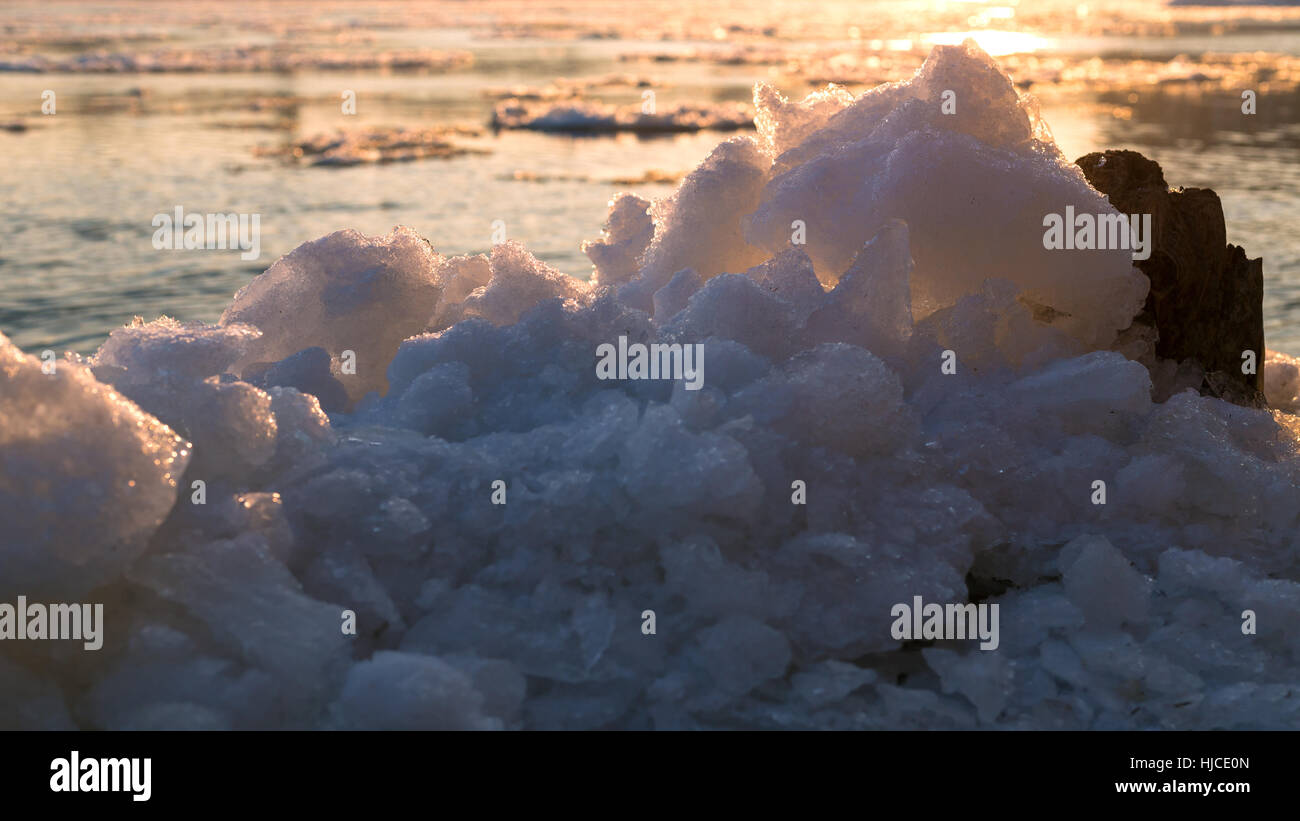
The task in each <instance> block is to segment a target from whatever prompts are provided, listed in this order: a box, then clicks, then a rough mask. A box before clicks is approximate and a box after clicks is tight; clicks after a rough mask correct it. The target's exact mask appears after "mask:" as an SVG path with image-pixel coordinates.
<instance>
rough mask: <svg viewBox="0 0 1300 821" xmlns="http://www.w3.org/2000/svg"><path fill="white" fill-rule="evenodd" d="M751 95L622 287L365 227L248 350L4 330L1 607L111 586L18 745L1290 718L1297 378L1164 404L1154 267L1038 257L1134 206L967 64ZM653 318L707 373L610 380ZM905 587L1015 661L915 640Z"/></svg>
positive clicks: (51, 650) (615, 254)
mask: <svg viewBox="0 0 1300 821" xmlns="http://www.w3.org/2000/svg"><path fill="white" fill-rule="evenodd" d="M945 90H952V91H954V92H955V99H956V101H957V113H956V114H953V115H945V114H942V113H941V106H940V96H941V95H942V94H943V92H944V91H945ZM755 104H756V107H757V115H756V124H757V128H758V131H757V134H756V135H752V136H739V137H735V138H732V139H729V140H727V141H725V142H722V143H721V144H720V145H719V146H718V147H717V149H716V150H714V151H713V153H712V154H711V155H710V156H709V157H708V158H707V159H706V160H705V161H704V162H703V163H702V164H701V165H700V167H699V168H697V169H696V170H695V171H694V172H693V173H692V174H690V175H689V176H687V177H686V178H685V179H684V180H683V182H682V183H681V185H680V186H679V188H678V189H677V191H676V192H675V193H674V194H673V195H672V196H670V197H668V198H666V199H665V200H663V201H659V202H654V203H650V202H647V201H645V200H642V199H640V198H638V197H635V196H633V195H623V196H621V197H619V198H618V199H616V200H615V201H614V202H613V203H612V204H611V205H612V207H611V214H610V220H609V223H608V225H607V226H606V231H605V233H604V234H603V235H602V236H601V237H599V238H597V239H593V240H592V241H590V242H589V243H587V244H585V245H584V249H585V250H586V251H587V253H588V255H589V256H590V257H591V259H592V261H593V263H594V265H595V271H594V275H593V276H592V277H591V280H590V281H589V282H588V281H585V280H582V279H578V278H575V277H572V276H568V275H567V274H566V272H560V271H556V270H554V269H552V268H550V267H548V266H547V265H545V264H543V263H542V262H540V261H538V260H537V259H536V258H534V257H533V256H532V255H531V254H530V253H529V252H528V250H527V249H526V248H524V247H522V246H520V245H517V244H513V243H506V244H501V245H497V246H495V247H494V248H493V249H492V252H491V254H490V255H487V256H475V257H456V258H447V257H444V256H443V255H441V254H439V253H438V252H437V250H436V248H435V245H436V242H435V244H430V242H428V241H426V240H425V239H424V238H423V237H422V236H420V235H419V234H417V233H416V232H414V231H412V230H410V229H408V228H398V229H396V230H394V231H393V232H392V233H391V234H389V235H388V236H387V237H380V238H375V237H365V236H362V235H360V234H358V233H356V232H354V231H340V232H338V233H334V234H331V235H329V236H326V237H322V238H320V239H316V240H313V241H311V242H307V243H305V244H303V245H302V246H300V247H299V248H297V249H296V250H295V251H293V252H292V253H290V254H288V255H287V256H285V257H284V258H282V259H280V260H279V261H277V262H276V263H275V264H274V265H272V266H271V267H270V268H269V269H268V270H267V271H266V272H265V273H264V274H262V275H261V276H259V277H257V278H256V279H254V280H253V281H252V282H251V283H250V284H249V285H248V286H247V287H246V288H244V289H243V290H242V291H240V292H239V293H238V294H237V295H236V296H235V297H234V300H233V301H232V303H231V304H230V306H229V307H228V309H227V310H226V312H225V314H224V315H223V316H222V318H221V321H220V323H219V324H216V325H205V324H202V323H179V322H176V321H173V320H169V319H160V320H158V321H156V322H151V323H147V324H145V323H137V324H134V325H131V326H128V327H124V328H120V329H118V330H116V331H114V332H113V333H112V335H111V336H110V337H109V338H108V340H107V341H106V342H105V343H104V345H103V347H102V348H101V349H100V350H99V352H98V353H97V354H96V355H95V356H94V357H91V358H89V359H87V360H85V361H84V362H76V361H72V360H67V359H65V360H60V361H59V362H58V367H57V371H56V373H55V374H53V375H49V374H46V373H43V372H42V370H41V365H42V363H41V361H40V360H39V359H37V358H35V357H33V356H27V355H24V354H22V353H21V352H19V351H18V350H17V349H16V348H15V347H14V346H13V345H12V344H10V343H9V342H8V341H7V340H6V339H4V338H3V337H0V462H2V465H0V467H2V468H3V469H2V470H0V519H2V520H3V522H4V525H3V528H0V601H7V602H13V601H14V600H15V597H16V596H18V595H27V596H28V597H29V598H31V597H34V598H37V599H39V600H43V601H73V602H75V601H97V602H104V603H105V605H106V606H105V626H104V633H105V640H104V647H103V649H102V650H99V651H97V652H86V651H84V650H83V649H81V645H80V644H79V643H67V642H39V641H25V642H20V641H6V642H4V643H3V644H0V726H3V727H6V728H13V727H42V728H53V727H95V728H162V727H166V728H247V727H358V728H398V727H408V728H521V727H522V728H575V729H576V728H595V727H625V728H697V727H760V728H777V727H819V728H821V727H825V728H850V727H852V728H915V727H955V728H964V727H992V726H1000V727H1018V728H1070V729H1082V728H1096V729H1106V728H1126V727H1163V728H1227V727H1236V728H1252V727H1254V728H1278V727H1288V728H1297V727H1300V559H1298V557H1300V504H1297V501H1298V500H1300V493H1298V492H1297V487H1298V485H1300V458H1297V450H1298V447H1297V432H1300V419H1297V417H1296V416H1294V415H1292V413H1293V412H1295V411H1296V410H1297V408H1300V361H1298V360H1296V359H1294V358H1291V357H1288V356H1285V355H1283V354H1278V353H1272V354H1270V355H1269V357H1268V358H1267V359H1266V361H1265V364H1264V367H1265V379H1266V390H1267V395H1268V397H1269V400H1270V402H1271V403H1272V404H1273V409H1272V410H1254V409H1248V408H1243V407H1238V406H1236V405H1232V404H1228V403H1226V402H1224V401H1221V400H1218V399H1213V398H1208V397H1205V396H1201V395H1198V394H1197V393H1195V392H1192V391H1187V390H1183V391H1177V390H1174V389H1173V387H1171V386H1163V387H1162V386H1161V385H1160V384H1158V378H1157V383H1156V384H1153V377H1152V376H1151V374H1152V373H1153V372H1154V373H1166V372H1167V369H1166V370H1162V369H1159V368H1154V367H1153V368H1151V369H1149V368H1148V367H1147V366H1148V365H1152V366H1154V362H1153V360H1152V358H1151V357H1152V353H1151V350H1150V343H1149V341H1144V340H1143V339H1140V338H1138V339H1133V338H1128V337H1127V336H1123V337H1122V336H1121V335H1120V332H1121V331H1123V330H1124V329H1125V328H1127V327H1128V325H1129V323H1130V321H1131V319H1132V318H1133V316H1134V314H1135V313H1136V312H1137V311H1138V310H1139V308H1140V307H1141V305H1142V303H1143V300H1144V297H1145V295H1146V290H1147V287H1148V283H1147V280H1146V278H1145V277H1144V276H1143V275H1142V274H1141V273H1140V272H1138V271H1137V270H1136V269H1135V268H1134V267H1133V265H1132V261H1131V259H1130V258H1129V255H1128V252H1127V251H1117V252H1106V251H1086V252H1060V251H1054V252H1048V251H1045V250H1044V249H1043V246H1042V242H1041V236H1042V222H1041V220H1042V216H1043V215H1044V214H1045V213H1058V212H1060V211H1062V209H1063V208H1064V207H1065V206H1067V205H1072V206H1074V207H1075V209H1076V210H1077V211H1079V212H1081V213H1082V212H1092V213H1096V212H1102V211H1108V210H1109V209H1110V206H1109V205H1108V204H1107V203H1106V201H1105V198H1104V197H1102V196H1101V195H1100V194H1098V193H1097V192H1096V191H1094V190H1093V189H1091V188H1090V187H1089V186H1088V184H1087V182H1086V181H1085V180H1084V178H1083V175H1082V174H1081V173H1080V171H1079V170H1078V169H1077V168H1075V167H1074V166H1073V165H1072V164H1071V163H1070V162H1069V161H1068V160H1067V159H1066V158H1065V157H1063V156H1062V155H1061V154H1060V152H1059V150H1058V149H1057V148H1056V147H1055V145H1054V143H1053V142H1052V139H1051V136H1050V133H1049V132H1048V130H1047V128H1046V126H1045V124H1043V123H1042V122H1041V120H1040V119H1039V118H1038V116H1037V114H1036V113H1035V110H1034V108H1033V106H1032V103H1031V102H1030V101H1029V100H1028V99H1027V98H1024V97H1023V96H1022V95H1020V94H1018V93H1017V91H1016V90H1015V88H1014V87H1013V86H1012V84H1011V83H1010V81H1009V80H1008V78H1007V77H1006V76H1005V75H1004V74H1002V73H1001V71H1000V70H999V69H998V68H997V66H996V65H995V64H994V63H993V62H992V61H991V60H990V59H989V58H988V57H987V56H986V55H984V54H983V53H982V52H980V51H979V50H978V49H977V48H975V47H974V46H973V45H966V46H961V47H939V48H936V49H935V51H934V53H933V54H932V55H931V56H930V59H929V60H928V61H927V62H926V64H925V66H924V67H923V68H922V69H921V70H920V71H919V73H918V74H917V75H916V76H915V77H914V78H912V79H911V80H908V81H906V82H902V83H897V84H891V85H886V86H882V87H879V88H876V89H874V90H872V91H869V92H867V93H865V94H863V95H861V96H860V97H858V98H856V99H854V98H852V97H851V96H850V95H848V94H847V93H846V92H844V91H842V90H839V89H835V88H830V89H828V90H826V91H824V92H820V93H817V94H813V95H811V96H810V97H809V98H807V99H805V100H803V101H788V100H785V99H783V98H781V96H780V95H778V94H777V93H776V92H775V91H773V90H772V89H770V88H767V87H764V86H760V87H759V88H757V89H756V92H755ZM796 222H801V223H802V224H803V228H804V232H805V235H806V244H792V242H791V237H792V234H793V232H794V230H795V229H794V227H793V226H794V224H795V223H796ZM427 228H429V229H430V232H431V233H430V235H431V236H433V237H435V238H436V236H437V226H429V227H427ZM1254 250H1255V251H1257V252H1258V251H1262V252H1264V253H1267V249H1254ZM567 273H581V272H567ZM620 336H626V337H627V338H628V339H629V340H630V341H632V342H652V341H663V342H681V343H702V344H703V346H704V352H705V354H704V387H703V389H702V390H698V391H688V390H685V389H684V387H683V385H682V384H681V382H672V381H627V380H625V381H617V380H601V379H598V378H597V376H596V371H595V362H596V349H597V347H598V346H599V345H602V344H605V343H613V342H615V341H616V340H617V339H618V338H619V337H620ZM945 350H951V351H953V352H955V354H956V356H957V363H958V365H957V372H956V373H955V374H952V375H947V374H944V373H942V372H941V369H940V364H941V361H942V352H943V351H945ZM74 359H75V357H74ZM349 360H351V361H354V362H355V374H352V373H347V372H345V369H344V368H343V365H342V363H344V362H345V361H349ZM1170 394H1172V395H1170ZM1153 396H1169V398H1168V399H1166V400H1165V401H1163V402H1159V403H1157V402H1155V401H1153ZM496 480H503V481H504V482H505V483H506V486H507V489H508V496H507V503H506V504H504V505H494V504H492V502H491V496H492V485H493V483H494V482H495V481H496ZM1096 480H1102V481H1104V482H1105V483H1106V486H1107V501H1106V504H1105V505H1094V504H1093V503H1092V501H1091V498H1092V496H1093V482H1094V481H1096ZM195 481H202V482H204V483H205V492H206V504H203V505H197V504H194V503H193V494H194V490H193V487H194V486H193V483H194V482H195ZM796 481H800V482H803V483H805V484H806V488H807V504H806V505H795V504H792V503H791V494H792V483H794V482H796ZM914 596H921V597H922V598H923V599H924V601H926V602H941V603H942V602H965V601H971V600H976V601H982V602H986V603H997V604H998V605H999V606H1000V610H1001V615H1000V626H1001V635H1000V644H999V647H998V648H997V649H996V650H994V651H981V650H979V649H978V647H977V645H976V644H975V643H973V642H945V641H939V642H935V643H933V644H932V645H930V646H920V645H918V644H915V643H907V644H905V643H902V642H899V641H896V640H894V639H893V638H892V637H891V635H890V625H891V623H892V621H893V619H892V618H891V616H890V609H891V607H892V606H893V605H894V604H895V603H898V602H909V603H910V602H911V601H912V600H913V597H914ZM344 610H352V611H355V613H356V616H357V628H358V629H357V633H358V635H356V636H346V635H343V633H342V631H341V629H340V625H341V615H340V614H341V613H342V611H344ZM646 610H653V611H655V614H656V633H655V635H644V634H643V633H642V629H641V627H642V621H643V620H642V613H643V611H646ZM1245 610H1252V611H1254V613H1255V614H1256V617H1257V623H1258V627H1257V633H1256V634H1255V635H1246V634H1243V631H1242V623H1243V621H1242V613H1243V611H1245Z"/></svg>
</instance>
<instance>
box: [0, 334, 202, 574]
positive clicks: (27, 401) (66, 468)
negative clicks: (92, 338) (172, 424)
mask: <svg viewBox="0 0 1300 821" xmlns="http://www.w3.org/2000/svg"><path fill="white" fill-rule="evenodd" d="M50 364H51V365H53V368H54V371H53V373H45V372H44V371H43V367H42V366H43V362H42V360H39V359H36V358H35V357H31V356H27V355H26V354H24V353H23V352H22V351H20V350H18V348H17V347H15V346H14V345H13V343H11V342H10V341H9V340H8V339H7V338H6V337H5V336H3V335H0V521H3V522H4V523H5V524H4V531H5V533H4V536H3V538H2V539H0V594H3V595H5V596H13V595H16V594H18V593H24V594H27V595H35V594H42V593H43V594H60V595H65V596H76V595H78V594H80V593H82V592H85V591H86V590H89V589H90V588H92V587H95V586H98V585H101V584H106V583H109V582H112V581H113V580H115V579H116V578H118V577H119V576H120V575H121V573H122V571H123V570H124V569H125V568H126V567H127V566H128V565H129V564H130V563H131V562H132V561H134V560H135V559H136V558H138V557H139V556H140V554H141V553H142V552H143V551H144V549H145V548H146V546H147V544H148V540H149V537H150V535H152V533H153V532H154V531H155V530H156V529H157V528H158V526H159V525H160V524H161V523H162V521H163V519H164V518H165V517H166V516H167V513H168V511H170V510H171V508H172V505H173V503H174V502H175V501H176V493H177V480H178V478H179V477H180V475H181V474H182V473H183V472H184V471H185V467H186V465H187V464H188V462H189V460H190V451H189V444H188V443H187V442H185V441H184V440H182V439H181V438H180V437H179V436H177V435H176V434H175V433H173V432H172V430H171V429H170V428H168V427H167V426H166V425H164V424H163V423H161V422H159V421H158V420H157V419H155V418H154V417H152V416H150V415H149V414H147V413H144V412H143V411H141V410H140V408H138V407H137V406H136V405H135V404H134V403H132V402H131V401H129V400H128V399H126V398H124V397H122V396H121V395H120V394H119V393H117V392H116V391H114V390H113V389H112V388H110V387H109V386H107V385H104V384H102V383H101V382H98V381H97V380H96V379H95V378H94V377H93V376H92V375H91V373H90V371H89V369H87V368H85V367H84V366H81V365H77V364H74V363H72V362H67V361H63V362H51V363H50Z"/></svg>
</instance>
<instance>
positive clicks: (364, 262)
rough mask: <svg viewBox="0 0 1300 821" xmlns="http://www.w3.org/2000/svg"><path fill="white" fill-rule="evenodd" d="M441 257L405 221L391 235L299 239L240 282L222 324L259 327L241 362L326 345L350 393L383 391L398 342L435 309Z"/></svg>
mask: <svg viewBox="0 0 1300 821" xmlns="http://www.w3.org/2000/svg"><path fill="white" fill-rule="evenodd" d="M440 262H441V257H440V256H439V255H438V254H437V253H436V252H435V251H434V250H433V248H432V247H431V246H430V245H429V243H428V242H427V241H426V240H425V239H424V238H422V237H421V236H419V235H418V234H416V233H415V232H414V231H412V230H411V229H409V228H405V227H399V228H396V229H394V230H393V232H392V233H390V234H389V235H388V236H386V237H366V236H363V235H361V234H359V233H357V232H356V231H338V232H336V233H333V234H330V235H329V236H326V237H322V238H320V239H318V240H315V241H313V242H308V243H304V244H303V245H300V246H298V247H297V248H295V249H294V250H293V251H291V252H290V253H288V254H286V255H285V256H283V257H281V258H280V259H278V260H276V261H275V263H274V264H273V265H272V266H271V267H270V268H268V269H266V271H265V272H264V273H263V274H261V275H260V276H258V277H257V278H256V279H254V280H253V281H252V282H250V283H249V284H248V285H246V286H244V287H243V288H242V289H240V291H239V293H237V294H235V298H234V301H233V302H232V303H231V304H230V307H228V308H227V309H226V311H225V313H223V314H222V315H221V324H222V325H233V324H248V325H253V326H255V327H256V328H258V329H260V330H261V331H262V336H261V337H260V338H259V339H257V340H256V342H255V343H253V344H252V345H251V346H250V352H249V353H247V354H246V355H245V356H244V357H243V358H242V359H241V360H240V362H239V363H238V364H237V367H240V368H242V367H244V366H247V365H249V364H252V363H254V362H276V361H279V360H281V359H284V358H285V357H287V356H289V355H290V354H294V353H297V352H298V351H301V350H303V349H304V348H311V347H321V348H324V349H325V350H326V351H328V352H329V354H330V356H331V357H333V358H334V362H335V365H334V367H333V368H332V370H333V372H334V373H336V374H339V375H340V377H341V378H340V381H341V382H342V383H343V386H344V388H346V389H347V392H348V396H349V398H350V399H351V400H352V401H356V400H358V399H360V398H361V397H362V396H364V395H365V394H366V393H367V392H368V391H378V392H379V393H383V392H384V391H385V390H386V389H387V387H388V385H387V380H386V379H385V377H384V374H385V371H386V369H387V368H388V363H389V361H391V360H392V358H393V354H394V353H396V352H397V346H398V345H399V344H401V342H402V340H403V339H405V338H406V337H408V336H411V335H412V334H416V333H419V332H420V331H422V330H423V329H424V326H425V324H426V323H427V322H428V321H429V318H430V317H431V316H433V312H434V308H435V307H436V306H437V304H438V297H439V293H440V290H441V284H440V283H439V282H438V281H437V280H436V279H435V271H436V270H437V269H438V265H439V263H440ZM345 351H351V352H352V353H353V355H354V357H355V362H354V363H353V364H354V365H355V373H351V374H348V373H343V372H341V370H340V368H341V364H340V362H339V359H340V357H342V356H343V355H344V352H345Z"/></svg>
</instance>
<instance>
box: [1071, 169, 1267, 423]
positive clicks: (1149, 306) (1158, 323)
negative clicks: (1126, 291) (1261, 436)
mask: <svg viewBox="0 0 1300 821" xmlns="http://www.w3.org/2000/svg"><path fill="white" fill-rule="evenodd" d="M1075 163H1076V165H1078V166H1079V167H1080V168H1082V169H1083V174H1084V176H1085V177H1087V178H1088V182H1089V183H1091V184H1092V187H1093V188H1096V189H1097V190H1098V191H1100V192H1102V193H1103V194H1105V195H1106V196H1107V198H1108V199H1109V200H1110V202H1111V205H1114V206H1115V208H1117V209H1118V210H1119V211H1120V212H1121V213H1125V214H1150V215H1151V227H1152V233H1153V234H1154V239H1153V243H1152V252H1151V258H1150V259H1146V260H1138V261H1135V263H1134V264H1135V265H1137V267H1138V268H1139V269H1140V270H1141V271H1142V273H1144V274H1146V275H1147V277H1148V278H1149V279H1150V280H1151V291H1150V293H1149V294H1148V295H1147V301H1146V305H1145V306H1144V307H1143V309H1142V312H1141V313H1140V314H1138V316H1137V317H1136V318H1134V320H1133V321H1134V324H1135V325H1138V324H1145V325H1150V326H1152V327H1154V328H1155V330H1156V333H1157V335H1158V338H1157V341H1156V356H1158V357H1160V358H1161V359H1171V360H1173V361H1175V362H1184V361H1186V360H1193V361H1194V362H1196V363H1197V364H1198V365H1199V366H1200V367H1201V368H1203V369H1204V370H1205V377H1204V379H1203V380H1202V382H1201V393H1203V394H1206V395H1209V396H1217V397H1220V398H1222V399H1226V400H1228V401H1230V402H1235V403H1236V404H1239V405H1247V406H1251V407H1266V403H1265V401H1264V393H1263V387H1264V382H1263V361H1264V269H1263V260H1262V259H1247V258H1246V252H1245V251H1244V250H1242V249H1241V248H1239V247H1237V246H1235V245H1228V244H1227V230H1226V228H1225V227H1224V222H1223V206H1222V204H1221V203H1220V202H1219V195H1218V194H1216V193H1214V191H1212V190H1210V189H1208V188H1181V189H1179V190H1177V191H1170V190H1169V186H1168V185H1167V184H1166V183H1165V177H1164V174H1163V172H1162V171H1161V170H1160V165H1159V164H1158V163H1156V162H1155V161H1153V160H1149V159H1147V158H1146V157H1144V156H1142V155H1141V154H1139V153H1138V152H1136V151H1105V152H1101V153H1094V154H1088V155H1086V156H1084V157H1080V158H1079V159H1078V160H1076V161H1075ZM1245 351H1254V352H1255V362H1256V365H1255V373H1253V374H1248V373H1242V365H1243V359H1242V354H1243V352H1245Z"/></svg>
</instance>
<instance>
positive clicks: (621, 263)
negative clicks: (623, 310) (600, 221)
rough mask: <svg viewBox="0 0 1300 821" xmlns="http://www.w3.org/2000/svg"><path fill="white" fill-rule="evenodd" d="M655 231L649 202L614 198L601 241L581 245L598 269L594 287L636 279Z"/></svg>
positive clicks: (622, 196) (631, 197) (632, 196)
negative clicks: (643, 256) (634, 277)
mask: <svg viewBox="0 0 1300 821" xmlns="http://www.w3.org/2000/svg"><path fill="white" fill-rule="evenodd" d="M654 230H655V229H654V220H653V219H651V218H650V201H649V200H646V199H642V198H641V197H638V196H637V195H635V194H626V193H624V194H619V195H618V196H617V197H615V198H614V199H613V200H612V201H611V202H610V204H609V218H608V219H607V220H605V231H604V233H603V234H602V236H601V238H600V239H598V240H591V241H589V242H584V243H583V244H582V252H583V253H584V254H586V255H587V256H588V257H590V258H591V262H592V265H594V266H595V273H594V274H593V275H592V277H591V281H592V283H593V284H595V285H599V286H605V285H619V284H621V283H624V282H627V281H628V280H629V279H631V278H632V277H633V276H635V275H636V273H637V271H638V270H639V269H640V261H641V256H642V254H644V253H645V249H646V248H647V247H648V246H649V245H650V240H651V239H652V238H653V237H654Z"/></svg>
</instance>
